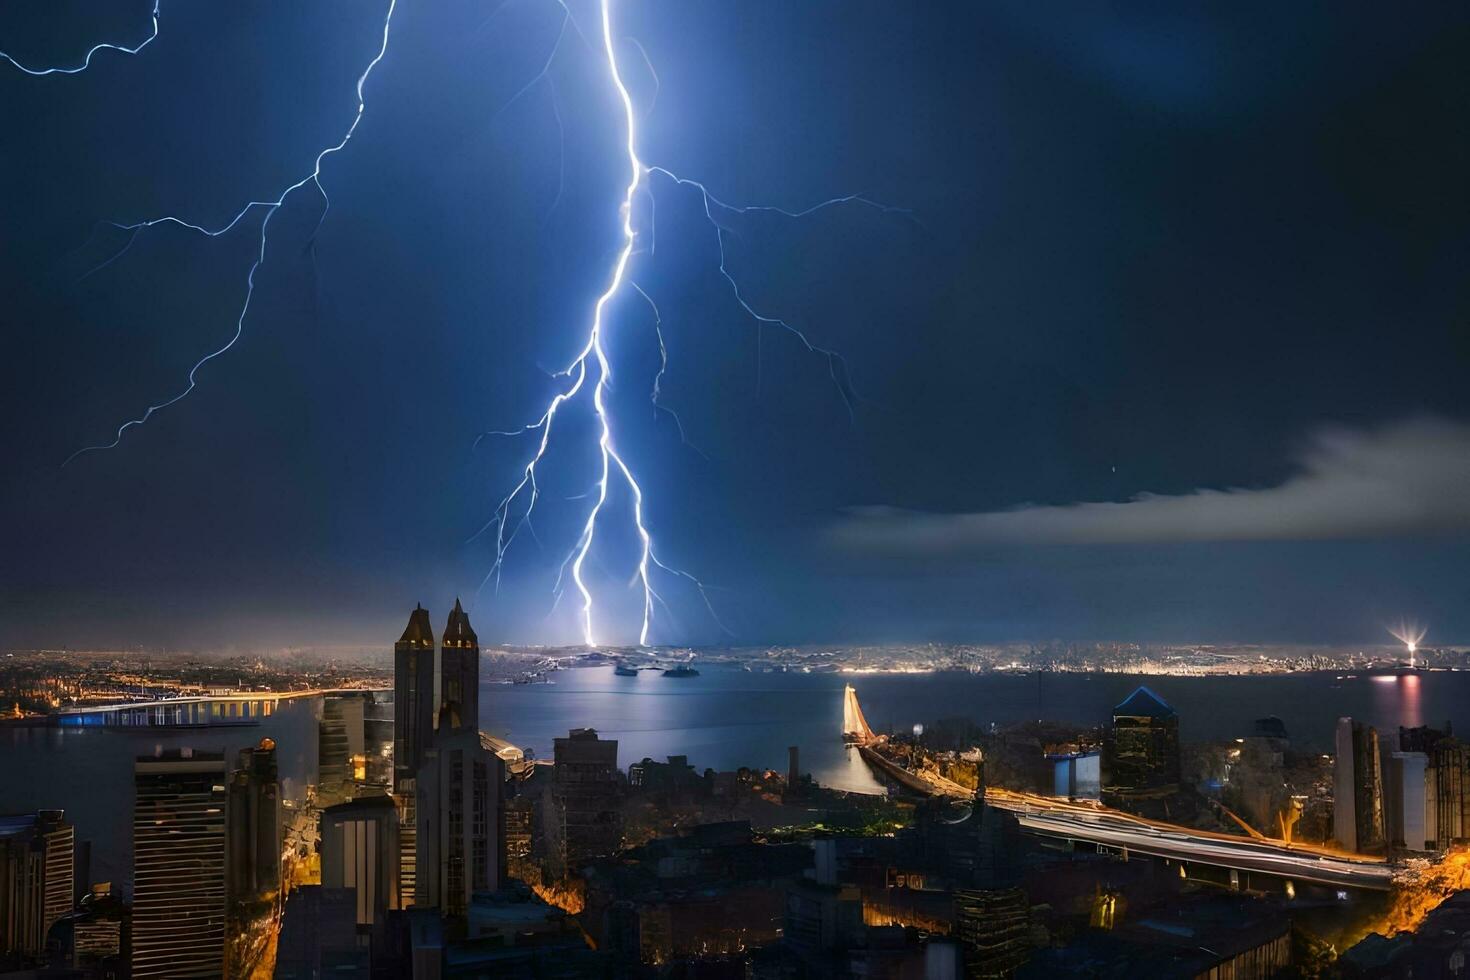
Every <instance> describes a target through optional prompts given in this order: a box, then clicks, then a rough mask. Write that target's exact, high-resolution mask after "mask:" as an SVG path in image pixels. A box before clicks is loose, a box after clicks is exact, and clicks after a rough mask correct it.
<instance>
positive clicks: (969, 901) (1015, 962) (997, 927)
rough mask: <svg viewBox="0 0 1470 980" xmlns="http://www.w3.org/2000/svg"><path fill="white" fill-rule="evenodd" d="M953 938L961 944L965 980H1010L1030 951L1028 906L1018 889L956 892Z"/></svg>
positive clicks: (1029, 913)
mask: <svg viewBox="0 0 1470 980" xmlns="http://www.w3.org/2000/svg"><path fill="white" fill-rule="evenodd" d="M954 916H955V930H954V931H955V935H956V936H957V937H958V938H959V940H960V942H961V943H962V944H963V957H964V961H965V976H966V977H1009V976H1012V975H1014V973H1015V971H1016V970H1017V969H1019V968H1020V967H1021V965H1022V964H1024V963H1025V962H1026V959H1027V957H1028V956H1029V955H1030V951H1031V942H1030V937H1031V906H1030V904H1029V903H1028V902H1027V900H1026V893H1025V892H1023V891H1021V889H1019V888H1004V889H996V890H985V891H979V890H969V889H959V890H957V891H956V892H955V893H954Z"/></svg>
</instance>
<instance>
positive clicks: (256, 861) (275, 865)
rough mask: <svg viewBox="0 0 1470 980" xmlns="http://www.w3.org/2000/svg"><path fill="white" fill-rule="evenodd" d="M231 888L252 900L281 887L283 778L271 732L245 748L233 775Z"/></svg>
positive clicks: (235, 896) (237, 898)
mask: <svg viewBox="0 0 1470 980" xmlns="http://www.w3.org/2000/svg"><path fill="white" fill-rule="evenodd" d="M229 792H230V802H229V814H228V823H229V894H230V897H231V899H232V900H233V901H242V902H243V901H251V900H254V899H258V898H262V897H264V896H267V895H271V894H274V893H276V892H278V891H280V888H281V844H282V840H283V830H282V825H281V781H280V778H279V776H278V775H277V767H276V743H275V742H274V741H272V740H271V739H268V738H263V739H261V740H260V742H259V744H257V745H256V746H254V747H253V748H248V749H241V750H240V755H239V759H238V767H237V768H236V769H235V771H234V772H233V773H231V775H230V791H229Z"/></svg>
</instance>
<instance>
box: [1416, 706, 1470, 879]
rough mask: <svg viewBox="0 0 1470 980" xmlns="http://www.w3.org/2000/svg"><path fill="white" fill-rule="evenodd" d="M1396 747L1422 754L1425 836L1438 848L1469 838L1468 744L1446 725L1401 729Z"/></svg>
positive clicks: (1469, 766) (1469, 751)
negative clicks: (1423, 763) (1454, 735)
mask: <svg viewBox="0 0 1470 980" xmlns="http://www.w3.org/2000/svg"><path fill="white" fill-rule="evenodd" d="M1399 749H1400V751H1403V752H1422V753H1424V755H1425V759H1426V767H1425V772H1424V788H1425V808H1424V836H1425V837H1426V838H1427V839H1428V841H1429V842H1431V843H1432V845H1433V846H1435V847H1437V848H1439V849H1441V850H1443V849H1445V848H1447V847H1450V846H1451V845H1453V844H1456V843H1460V842H1463V841H1464V840H1465V839H1466V838H1470V746H1467V745H1465V743H1464V742H1461V741H1460V740H1459V739H1457V738H1454V737H1453V736H1452V735H1451V733H1450V727H1449V725H1448V724H1446V725H1445V730H1444V731H1438V730H1436V729H1433V728H1429V727H1427V726H1426V727H1420V728H1400V729H1399Z"/></svg>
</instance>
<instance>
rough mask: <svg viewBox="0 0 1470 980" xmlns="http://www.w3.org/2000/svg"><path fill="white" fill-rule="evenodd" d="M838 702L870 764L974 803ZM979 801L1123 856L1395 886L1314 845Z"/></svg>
mask: <svg viewBox="0 0 1470 980" xmlns="http://www.w3.org/2000/svg"><path fill="white" fill-rule="evenodd" d="M843 698H844V701H843V733H842V737H843V740H844V741H846V742H849V743H851V744H853V745H855V746H856V748H857V749H858V751H859V752H860V753H861V754H862V757H863V759H864V760H865V761H866V762H867V763H868V764H869V765H870V766H872V767H873V768H874V769H876V770H877V771H878V772H880V773H881V774H882V775H884V776H887V777H888V778H890V779H893V780H894V781H895V782H897V783H899V784H900V785H902V786H905V787H907V788H908V789H911V790H914V791H915V792H918V793H922V794H925V795H928V796H942V797H947V798H950V799H956V800H972V799H974V795H975V793H974V791H973V790H970V789H967V788H965V787H963V786H961V785H959V784H958V783H955V782H953V781H952V780H949V779H946V778H944V777H943V776H942V775H940V774H939V773H937V772H930V771H917V772H916V771H914V770H911V769H906V768H903V767H901V766H899V765H898V764H897V763H895V762H894V761H893V760H892V759H889V758H888V757H887V756H885V755H884V754H883V753H882V752H881V751H879V747H880V746H881V745H882V744H883V743H884V742H885V741H886V740H887V739H886V737H885V736H882V735H875V734H874V733H873V731H872V729H871V728H869V727H868V723H867V720H866V719H865V718H864V717H863V713H862V707H861V705H859V704H858V700H857V692H856V691H855V690H854V689H853V688H852V686H851V685H848V687H847V689H846V691H845V692H844V693H843ZM985 803H986V804H987V805H988V806H993V807H995V808H996V809H998V810H1006V811H1008V812H1010V813H1012V814H1014V815H1015V817H1016V820H1017V821H1018V822H1019V823H1020V825H1021V828H1022V829H1023V830H1025V831H1027V832H1028V833H1032V834H1036V835H1039V836H1043V837H1050V838H1053V839H1059V840H1067V841H1073V842H1077V843H1084V844H1089V845H1094V846H1096V847H1097V848H1098V849H1099V850H1103V849H1113V850H1115V851H1117V852H1119V853H1120V854H1122V855H1123V856H1125V857H1126V856H1128V855H1130V854H1137V855H1144V856H1147V857H1155V858H1164V859H1166V860H1170V861H1177V862H1180V863H1181V864H1185V865H1188V864H1198V865H1208V866H1211V867H1217V868H1225V869H1229V870H1231V871H1237V872H1238V871H1246V872H1254V873H1258V874H1266V875H1271V876H1275V877H1280V878H1285V879H1287V880H1289V881H1301V882H1311V883H1314V884H1318V885H1325V886H1328V887H1332V888H1338V889H1355V890H1367V891H1388V890H1389V889H1390V888H1392V886H1393V880H1394V873H1395V870H1396V869H1395V868H1394V866H1393V865H1391V864H1389V863H1388V862H1386V861H1385V860H1383V859H1382V858H1373V857H1367V856H1364V855H1360V854H1350V853H1347V852H1344V851H1338V850H1334V849H1332V848H1329V847H1321V846H1318V845H1313V844H1292V843H1287V842H1285V841H1279V840H1272V839H1269V838H1250V837H1238V836H1235V835H1233V834H1226V833H1219V832H1216V831H1210V830H1197V829H1195V828H1193V827H1184V826H1180V825H1178V824H1171V823H1165V822H1164V821H1161V820H1149V819H1147V818H1145V817H1138V816H1134V815H1133V814H1131V813H1125V812H1123V811H1122V810H1115V809H1113V808H1111V807H1106V806H1103V805H1102V804H1101V803H1097V802H1093V801H1088V800H1071V799H1067V798H1065V797H1053V796H1041V795H1040V794H1035V793H1018V792H1015V791H1012V790H1005V789H998V788H994V787H987V788H986V790H985Z"/></svg>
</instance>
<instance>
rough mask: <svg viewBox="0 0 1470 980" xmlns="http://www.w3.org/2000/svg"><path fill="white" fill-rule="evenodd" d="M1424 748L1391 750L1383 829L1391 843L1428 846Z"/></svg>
mask: <svg viewBox="0 0 1470 980" xmlns="http://www.w3.org/2000/svg"><path fill="white" fill-rule="evenodd" d="M1428 764H1429V757H1428V756H1427V755H1425V754H1424V753H1423V752H1389V753H1388V758H1387V761H1386V763H1385V765H1384V780H1383V830H1384V836H1385V838H1386V840H1387V843H1388V844H1389V846H1390V847H1393V848H1395V849H1399V848H1402V849H1404V850H1409V851H1422V850H1425V845H1426V841H1427V840H1428V839H1432V838H1428V835H1427V830H1428V828H1427V827H1426V826H1425V818H1426V816H1427V813H1426V811H1427V803H1428V795H1427V793H1426V788H1427V787H1426V780H1425V773H1426V771H1427V769H1428Z"/></svg>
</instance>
